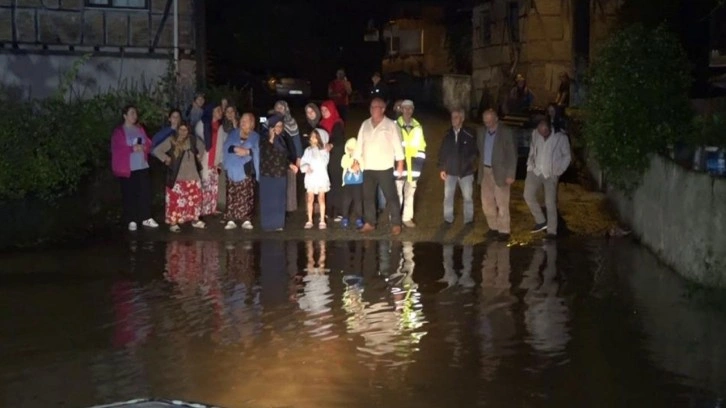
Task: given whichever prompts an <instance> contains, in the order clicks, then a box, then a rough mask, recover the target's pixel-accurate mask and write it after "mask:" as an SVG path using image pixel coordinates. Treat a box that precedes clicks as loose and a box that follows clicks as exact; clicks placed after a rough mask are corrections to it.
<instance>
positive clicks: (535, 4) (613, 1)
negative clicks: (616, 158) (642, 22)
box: [472, 0, 622, 108]
mask: <svg viewBox="0 0 726 408" xmlns="http://www.w3.org/2000/svg"><path fill="white" fill-rule="evenodd" d="M621 4H622V0H485V1H479V2H478V3H477V5H476V6H475V7H474V8H473V12H472V28H473V39H472V48H473V49H472V65H473V66H472V82H473V84H472V85H473V92H472V97H473V98H475V101H476V102H475V104H478V103H479V101H480V100H482V95H483V96H484V99H486V100H488V101H489V104H490V105H491V106H499V104H501V103H502V102H503V101H504V99H503V98H506V95H507V94H508V92H509V91H510V89H511V88H512V87H513V86H514V77H515V76H516V75H517V74H522V75H524V76H525V78H526V80H527V85H528V86H529V88H530V89H531V90H532V92H533V93H534V96H535V98H534V103H533V107H535V108H537V107H541V108H544V107H545V106H546V105H547V104H548V103H549V102H552V101H554V99H555V97H556V94H557V88H558V87H559V85H560V81H559V75H560V74H561V73H562V72H566V73H568V75H569V76H570V77H571V78H575V79H577V78H579V77H580V76H581V75H582V74H583V73H584V70H585V68H586V66H587V63H588V61H589V59H590V56H591V55H592V54H593V53H594V52H595V51H596V49H597V47H598V44H600V43H601V42H602V40H603V39H604V38H605V37H606V36H607V34H608V32H609V29H610V27H611V26H612V24H613V22H614V20H615V16H616V12H617V10H618V8H619V7H620V5H621ZM573 82H574V83H575V84H576V83H577V82H578V81H573ZM571 92H572V99H573V100H572V103H573V104H576V103H577V100H578V97H577V96H578V89H577V86H576V85H573V88H572V89H571Z"/></svg>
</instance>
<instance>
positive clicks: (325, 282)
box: [297, 241, 336, 340]
mask: <svg viewBox="0 0 726 408" xmlns="http://www.w3.org/2000/svg"><path fill="white" fill-rule="evenodd" d="M316 252H317V255H318V256H317V259H316V256H315V255H316ZM305 253H306V255H307V265H306V267H305V269H304V270H305V277H304V278H303V280H302V281H303V285H304V288H303V290H302V292H303V293H302V295H300V296H299V297H298V299H297V301H298V304H299V305H300V308H301V309H302V310H304V311H305V312H307V315H308V318H307V319H306V320H305V326H308V327H311V328H309V329H308V331H309V332H310V335H311V336H312V337H320V338H321V340H328V339H330V338H335V337H336V336H335V335H334V334H333V333H332V331H331V328H332V323H330V322H329V321H328V320H329V319H330V317H331V315H332V314H331V308H330V303H331V302H332V301H333V296H332V294H331V293H330V278H329V276H328V273H329V272H330V269H328V268H326V267H325V253H326V249H325V241H319V242H318V251H316V250H315V242H313V241H306V242H305Z"/></svg>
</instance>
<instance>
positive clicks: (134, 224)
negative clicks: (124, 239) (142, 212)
mask: <svg viewBox="0 0 726 408" xmlns="http://www.w3.org/2000/svg"><path fill="white" fill-rule="evenodd" d="M137 228H138V227H137V226H136V223H135V222H133V221H131V222H130V223H129V231H136V229H137Z"/></svg>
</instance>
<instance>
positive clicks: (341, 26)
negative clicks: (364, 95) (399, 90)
mask: <svg viewBox="0 0 726 408" xmlns="http://www.w3.org/2000/svg"><path fill="white" fill-rule="evenodd" d="M205 3H207V43H208V47H209V51H210V55H211V58H212V61H213V62H212V66H213V67H214V71H215V74H214V80H215V82H217V83H218V84H225V83H230V84H232V85H234V84H235V83H236V81H239V80H240V79H239V75H238V72H239V71H240V70H244V71H249V72H252V73H259V72H264V71H273V72H281V73H289V74H292V75H300V76H303V77H306V78H308V79H310V80H311V81H312V86H313V95H314V96H315V95H320V94H321V93H324V92H325V89H326V87H327V82H328V81H329V80H331V79H332V78H333V77H334V75H335V70H336V69H337V68H340V67H342V68H345V70H346V72H347V74H348V77H349V79H350V80H351V81H352V82H353V86H354V87H361V86H367V85H368V81H369V78H370V76H371V73H373V72H374V71H377V70H380V67H381V59H382V57H383V53H384V48H383V44H382V43H366V42H364V41H363V35H364V33H365V29H366V27H367V24H368V22H369V21H370V20H371V19H373V21H374V22H375V23H376V24H377V25H379V26H380V25H381V24H383V23H384V22H386V21H388V19H389V18H388V17H389V15H390V9H391V4H392V3H393V2H391V1H382V0H367V1H346V0H337V1H335V0H314V1H275V0H269V1H254V2H251V1H250V2H247V1H240V0H209V1H207V2H205ZM415 3H421V2H415ZM426 3H434V4H445V5H449V4H455V3H458V1H454V2H451V1H449V2H446V1H430V2H426Z"/></svg>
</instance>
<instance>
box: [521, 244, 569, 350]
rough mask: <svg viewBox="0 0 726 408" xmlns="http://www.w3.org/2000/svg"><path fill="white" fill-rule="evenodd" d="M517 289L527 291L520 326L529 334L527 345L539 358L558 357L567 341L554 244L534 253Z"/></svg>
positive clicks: (567, 310) (566, 317)
mask: <svg viewBox="0 0 726 408" xmlns="http://www.w3.org/2000/svg"><path fill="white" fill-rule="evenodd" d="M520 287H521V288H522V289H527V293H526V294H525V295H524V302H525V303H526V304H527V308H526V310H525V312H524V324H525V327H526V328H527V331H528V332H529V336H528V337H527V339H526V341H527V343H529V344H530V345H531V346H532V348H534V350H535V351H536V352H537V353H539V354H541V355H543V356H550V357H554V356H557V355H560V354H562V353H563V352H564V349H565V347H566V346H567V343H568V342H569V341H570V334H569V332H568V330H569V329H568V327H567V323H568V321H569V320H570V317H569V309H568V307H567V304H566V303H565V299H564V298H563V297H561V296H559V291H560V281H559V280H558V276H557V244H556V243H555V242H548V243H546V244H545V246H544V248H536V249H535V252H534V256H532V262H531V264H530V266H529V268H528V269H527V270H526V271H525V273H524V276H523V278H522V283H521V285H520Z"/></svg>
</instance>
